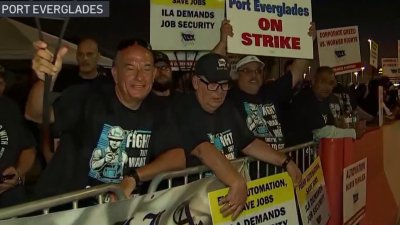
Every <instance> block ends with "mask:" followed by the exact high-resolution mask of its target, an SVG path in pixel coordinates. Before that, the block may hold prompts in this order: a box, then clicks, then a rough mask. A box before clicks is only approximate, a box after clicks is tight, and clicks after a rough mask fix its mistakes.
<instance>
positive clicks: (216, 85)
mask: <svg viewBox="0 0 400 225" xmlns="http://www.w3.org/2000/svg"><path fill="white" fill-rule="evenodd" d="M199 79H200V81H201V82H202V83H204V84H205V85H206V86H207V90H209V91H216V90H218V88H220V87H221V90H223V91H228V90H229V89H231V86H232V85H231V83H230V82H229V81H228V82H224V83H211V82H209V81H207V80H205V79H204V78H202V77H200V76H199Z"/></svg>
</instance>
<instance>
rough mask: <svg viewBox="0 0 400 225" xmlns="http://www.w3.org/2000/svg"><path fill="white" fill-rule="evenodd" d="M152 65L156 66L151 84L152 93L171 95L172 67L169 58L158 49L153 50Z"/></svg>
mask: <svg viewBox="0 0 400 225" xmlns="http://www.w3.org/2000/svg"><path fill="white" fill-rule="evenodd" d="M153 54H154V65H155V67H156V68H157V73H156V77H155V79H154V84H153V93H154V94H156V95H158V96H171V94H172V69H171V63H170V61H169V58H168V56H167V55H166V54H164V53H163V52H160V51H154V52H153Z"/></svg>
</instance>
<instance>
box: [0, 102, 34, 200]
mask: <svg viewBox="0 0 400 225" xmlns="http://www.w3.org/2000/svg"><path fill="white" fill-rule="evenodd" d="M35 145H36V143H35V139H34V137H33V135H32V134H31V133H30V132H29V130H28V129H27V128H26V127H25V126H24V122H23V118H22V115H21V112H20V111H19V108H18V106H17V104H16V103H14V102H13V101H12V100H10V99H8V98H6V97H3V96H0V173H2V172H3V171H4V170H5V169H7V168H9V167H16V164H17V161H18V158H19V155H20V154H21V151H22V150H24V149H27V148H34V147H35ZM21 191H22V189H20V188H19V187H14V188H13V189H12V190H9V191H6V192H4V193H2V194H0V207H4V206H9V205H11V204H17V203H20V202H21V201H23V199H21V197H22V195H23V193H22V192H21Z"/></svg>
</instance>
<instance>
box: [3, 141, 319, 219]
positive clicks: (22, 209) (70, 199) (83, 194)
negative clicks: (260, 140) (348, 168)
mask: <svg viewBox="0 0 400 225" xmlns="http://www.w3.org/2000/svg"><path fill="white" fill-rule="evenodd" d="M317 144H318V143H315V142H307V143H304V144H300V145H296V146H293V147H289V148H285V149H283V150H280V151H282V152H284V153H287V154H289V155H291V157H292V158H293V159H294V160H295V162H296V164H297V165H299V168H300V169H301V170H302V171H303V172H304V171H305V170H306V169H307V168H308V166H309V165H311V163H312V161H313V160H314V158H315V156H316V154H317V151H316V148H317ZM245 161H248V162H253V163H254V162H256V163H257V178H259V177H260V162H259V161H257V160H255V159H253V158H251V157H244V158H240V159H236V160H233V161H232V163H233V164H237V165H238V164H243V163H244V162H245ZM266 169H267V171H266V176H269V175H273V174H276V173H277V172H278V171H279V169H280V168H278V167H275V168H274V169H273V170H272V171H271V170H269V168H268V167H266ZM208 171H210V169H209V168H208V167H207V166H197V167H192V168H187V169H185V170H181V171H174V172H167V173H162V174H160V175H158V176H156V177H155V178H154V179H153V180H152V182H151V183H150V186H149V188H148V193H154V192H156V191H157V189H158V188H159V185H160V183H161V182H162V181H165V180H167V181H168V189H169V188H172V187H173V186H174V183H173V179H176V178H181V179H182V178H183V182H182V183H179V185H182V184H187V183H189V177H190V178H191V179H190V181H192V179H193V178H194V180H199V179H202V178H204V174H205V172H208ZM109 192H113V193H114V194H115V196H116V198H117V200H123V199H126V197H125V195H124V193H123V192H122V190H121V189H120V187H119V186H118V185H115V184H104V185H99V186H95V187H91V188H87V189H83V190H79V191H74V192H69V193H65V194H62V195H57V196H53V197H49V198H44V199H40V200H36V201H31V202H27V203H23V204H19V205H15V206H11V207H7V208H3V209H0V220H1V219H8V218H12V217H17V216H24V215H27V214H30V213H34V212H39V211H42V213H43V214H48V213H49V211H50V209H51V208H54V207H57V206H61V205H65V204H71V206H72V207H71V208H72V209H77V208H78V202H79V201H81V200H83V199H87V198H91V197H97V201H98V204H102V203H104V194H105V193H109Z"/></svg>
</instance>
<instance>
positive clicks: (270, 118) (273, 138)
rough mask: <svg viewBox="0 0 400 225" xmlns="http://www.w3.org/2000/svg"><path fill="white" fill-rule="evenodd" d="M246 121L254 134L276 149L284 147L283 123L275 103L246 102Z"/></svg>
mask: <svg viewBox="0 0 400 225" xmlns="http://www.w3.org/2000/svg"><path fill="white" fill-rule="evenodd" d="M244 109H245V111H246V114H247V117H246V123H247V127H248V128H249V130H250V131H251V132H252V133H253V134H254V136H256V137H259V138H264V139H265V141H266V142H267V143H268V144H270V145H271V147H272V148H274V149H282V148H284V144H283V133H282V127H281V124H280V123H279V121H278V116H277V115H276V109H275V105H274V104H253V103H248V102H244Z"/></svg>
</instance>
